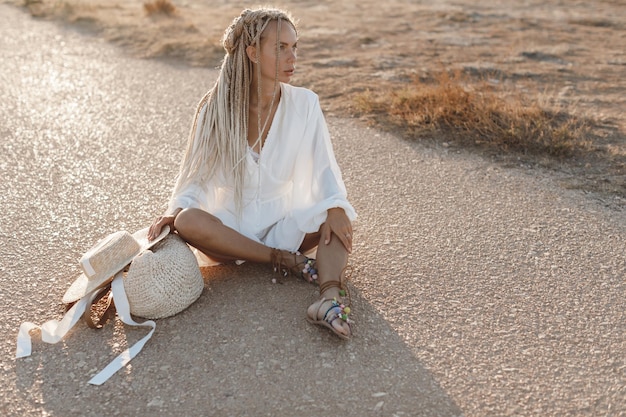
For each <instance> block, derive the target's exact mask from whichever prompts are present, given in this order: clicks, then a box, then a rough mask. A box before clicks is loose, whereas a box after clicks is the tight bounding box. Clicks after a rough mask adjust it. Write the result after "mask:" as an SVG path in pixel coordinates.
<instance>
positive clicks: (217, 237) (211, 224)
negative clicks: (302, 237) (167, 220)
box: [174, 209, 272, 263]
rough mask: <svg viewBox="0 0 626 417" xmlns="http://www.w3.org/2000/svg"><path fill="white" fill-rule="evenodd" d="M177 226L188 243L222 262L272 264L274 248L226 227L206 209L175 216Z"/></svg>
mask: <svg viewBox="0 0 626 417" xmlns="http://www.w3.org/2000/svg"><path fill="white" fill-rule="evenodd" d="M174 227H175V228H176V231H177V232H178V234H179V235H180V236H181V237H182V238H183V239H184V240H185V241H186V242H187V243H189V244H190V245H191V246H193V247H194V248H197V249H198V250H199V251H201V252H202V253H204V254H205V255H207V256H209V257H210V258H213V259H216V260H222V261H235V260H245V261H250V262H263V263H269V262H271V256H272V248H270V247H267V246H265V245H263V244H261V243H259V242H256V241H254V240H252V239H249V238H247V237H246V236H244V235H242V234H241V233H239V232H237V231H236V230H233V229H231V228H230V227H228V226H225V225H224V224H223V223H222V222H221V220H220V219H218V218H217V217H215V216H213V215H212V214H210V213H207V212H206V211H204V210H200V209H185V210H183V211H181V212H180V213H179V214H178V216H176V220H175V221H174Z"/></svg>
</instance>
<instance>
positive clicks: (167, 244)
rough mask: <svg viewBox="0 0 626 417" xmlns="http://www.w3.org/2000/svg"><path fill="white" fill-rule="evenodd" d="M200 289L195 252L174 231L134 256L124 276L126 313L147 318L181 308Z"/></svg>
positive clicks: (167, 315)
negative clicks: (127, 304) (151, 247)
mask: <svg viewBox="0 0 626 417" xmlns="http://www.w3.org/2000/svg"><path fill="white" fill-rule="evenodd" d="M203 289H204V279H203V278H202V273H201V272H200V267H199V266H198V261H197V260H196V257H195V255H194V254H193V252H191V249H189V246H187V244H186V243H185V242H184V241H183V240H182V239H181V238H180V237H179V236H178V235H175V234H171V235H169V236H167V238H166V239H164V240H163V242H161V243H160V244H159V245H158V246H155V247H154V248H153V249H152V250H147V251H145V252H143V253H142V254H141V255H139V256H137V257H136V258H135V259H134V260H133V262H132V263H131V264H130V268H129V269H128V273H127V274H126V276H125V277H124V290H125V292H126V297H128V303H129V305H130V312H131V313H132V314H134V315H136V316H139V317H144V318H147V319H159V318H163V317H169V316H173V315H174V314H177V313H179V312H181V311H183V310H184V309H186V308H187V307H189V306H190V305H191V304H192V303H193V302H194V301H196V300H197V299H198V297H200V294H201V293H202V290H203Z"/></svg>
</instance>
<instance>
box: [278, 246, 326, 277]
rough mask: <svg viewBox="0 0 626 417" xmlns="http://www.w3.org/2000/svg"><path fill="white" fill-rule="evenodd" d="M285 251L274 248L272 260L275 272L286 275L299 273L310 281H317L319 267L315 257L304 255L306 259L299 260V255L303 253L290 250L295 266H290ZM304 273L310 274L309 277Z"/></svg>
mask: <svg viewBox="0 0 626 417" xmlns="http://www.w3.org/2000/svg"><path fill="white" fill-rule="evenodd" d="M284 252H285V251H282V250H280V249H275V248H272V252H271V262H272V268H273V269H274V272H278V273H281V274H282V275H283V276H285V277H286V276H287V275H289V274H292V275H297V276H299V277H300V278H302V279H304V280H306V281H308V282H316V280H317V269H316V268H315V259H312V258H309V257H307V256H305V255H302V256H304V261H301V262H298V255H301V253H300V252H288V253H289V254H290V255H291V256H293V266H292V267H289V266H288V264H287V262H285V257H286V255H285V254H284ZM304 274H308V278H307V277H306V276H305V275H304Z"/></svg>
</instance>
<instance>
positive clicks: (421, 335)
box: [0, 5, 626, 417]
mask: <svg viewBox="0 0 626 417" xmlns="http://www.w3.org/2000/svg"><path fill="white" fill-rule="evenodd" d="M0 58H1V60H0V61H1V65H0V97H1V99H0V141H1V144H0V146H1V151H0V172H1V173H2V181H1V182H0V213H2V221H0V251H1V253H0V255H1V256H0V272H1V275H0V284H1V287H2V289H1V290H0V306H1V307H0V308H1V310H0V311H1V320H0V336H1V340H2V343H1V345H0V346H1V350H0V354H1V355H2V359H1V362H0V363H1V370H0V372H1V380H2V384H0V400H1V401H0V404H1V405H0V414H2V415H6V416H31V415H32V416H42V415H46V416H47V415H50V416H83V415H87V416H105V415H123V416H142V415H148V414H150V415H163V416H174V415H175V416H180V415H184V416H192V415H193V416H195V415H203V416H322V415H336V416H341V417H348V416H460V415H465V416H504V415H515V416H566V415H567V416H626V336H625V334H626V309H625V305H626V302H625V295H626V292H625V284H626V283H625V275H626V261H625V251H624V249H625V242H626V214H625V213H624V212H623V211H616V210H611V209H609V208H606V207H605V206H604V205H602V204H600V203H599V202H598V201H597V200H593V199H590V198H589V196H587V195H585V194H583V193H581V192H579V191H575V190H565V189H563V188H561V187H560V186H559V182H558V178H556V177H554V176H553V175H551V174H548V173H545V172H541V171H538V170H533V169H528V168H524V167H511V168H503V167H501V166H499V165H497V164H494V163H492V162H490V161H488V160H486V159H483V158H481V157H480V156H476V155H474V156H472V155H468V154H466V153H465V152H463V151H456V150H453V149H449V148H443V147H442V148H440V147H437V146H428V147H427V146H424V145H420V144H411V143H407V142H405V141H402V140H400V139H398V138H396V137H394V136H392V135H389V134H385V133H382V132H378V131H376V130H373V129H368V128H367V127H364V126H362V125H361V124H359V123H358V121H356V120H347V119H338V118H334V117H329V119H328V122H329V125H330V129H331V132H332V134H333V137H334V144H335V149H336V153H337V158H338V160H339V163H340V165H341V166H342V168H343V172H344V177H345V180H346V185H347V187H348V191H349V194H350V196H351V200H352V201H353V203H354V205H355V207H356V208H357V211H358V212H359V215H360V217H359V219H358V222H357V224H356V236H355V242H356V247H355V253H354V255H353V256H352V259H351V263H352V264H353V266H354V268H355V273H354V275H353V277H352V293H353V304H354V316H355V319H356V321H357V334H356V335H355V337H354V338H353V339H352V340H351V341H349V342H343V341H340V340H339V339H337V338H335V337H333V336H332V335H330V334H329V333H328V332H327V331H325V330H324V329H320V328H317V327H313V326H311V325H309V324H308V323H307V322H306V321H305V309H306V307H307V306H308V304H309V303H311V302H312V301H313V300H314V299H315V296H316V293H315V289H314V288H313V287H312V286H309V285H308V284H305V283H303V282H298V281H292V280H287V281H285V282H284V283H282V284H272V282H271V279H272V277H273V275H272V273H271V271H270V268H269V267H267V266H258V265H251V264H246V265H243V266H241V267H234V266H232V267H231V266H228V267H218V268H213V269H209V270H205V271H204V275H205V279H206V287H205V291H204V293H203V295H202V296H201V298H200V299H199V300H198V301H197V302H196V303H195V304H194V305H192V306H191V307H190V308H189V309H187V310H186V311H184V312H183V313H181V314H179V315H177V316H175V317H172V318H168V319H163V320H158V321H157V328H156V333H155V335H154V337H153V338H152V339H151V340H150V341H149V342H148V344H147V345H146V347H145V348H144V350H143V351H142V352H141V353H140V354H139V356H138V357H137V358H135V359H134V360H133V361H132V362H131V363H130V365H129V366H127V367H126V368H125V369H123V370H122V371H120V372H119V373H118V374H116V375H115V376H113V377H112V378H111V379H110V380H109V381H108V382H107V383H105V384H104V385H102V386H99V387H97V386H91V385H88V384H87V381H88V380H89V379H90V378H91V376H93V375H94V374H95V373H96V372H97V371H99V370H100V369H102V367H104V366H105V365H106V364H107V363H108V362H109V361H110V360H111V359H112V358H113V357H114V356H115V355H116V354H117V353H119V352H120V351H121V350H123V349H124V348H125V347H126V346H128V345H129V344H132V343H134V342H135V341H137V340H139V339H140V338H141V337H143V336H144V335H145V333H146V330H145V329H143V328H139V329H135V328H130V327H127V326H124V325H123V324H121V323H120V322H119V321H116V322H115V323H113V324H108V325H107V326H106V327H105V328H104V329H103V330H101V331H95V330H91V329H89V328H87V327H86V326H85V325H82V324H79V325H78V326H77V327H76V328H75V329H74V330H73V331H72V332H71V334H70V335H69V336H68V337H67V338H66V340H65V341H64V342H62V343H59V344H57V345H47V344H43V343H41V342H40V340H39V336H38V335H37V334H36V333H35V342H34V345H33V354H32V356H30V357H29V358H24V359H19V360H16V359H15V358H14V355H15V338H16V335H17V329H18V327H19V325H20V323H21V322H22V321H25V320H29V321H34V322H38V323H42V322H44V321H46V320H48V319H51V318H57V319H58V318H60V317H61V315H62V312H63V306H62V305H61V297H62V295H63V293H64V292H65V290H66V289H67V287H68V286H69V283H70V282H71V281H72V280H73V279H74V278H75V277H76V276H77V275H78V274H79V266H78V259H79V258H80V256H81V254H82V253H83V252H85V251H86V250H87V249H88V248H89V247H90V246H91V245H92V244H94V243H95V242H96V241H97V240H99V239H100V238H102V237H103V236H105V235H107V234H109V233H110V232H112V231H116V230H123V229H125V230H128V231H131V232H133V231H136V230H138V229H140V228H143V227H145V226H147V225H148V224H149V223H150V221H151V219H152V218H153V217H154V216H156V215H158V214H160V212H161V211H162V210H163V208H164V205H165V202H166V200H167V197H168V195H169V192H170V189H171V186H172V183H173V179H174V175H175V173H176V171H177V167H178V162H179V159H180V157H181V154H182V152H183V146H184V142H185V140H186V135H187V131H188V127H189V123H190V122H191V116H192V113H193V111H194V108H195V104H196V102H197V101H198V100H199V99H200V97H201V96H202V95H203V94H204V92H205V91H206V90H207V89H208V88H209V87H210V85H211V84H212V82H213V81H214V79H215V76H216V73H215V71H213V70H207V69H190V68H186V67H183V66H176V65H171V64H167V63H162V62H154V61H142V60H136V59H133V58H130V57H128V56H126V55H124V53H123V52H122V51H120V50H118V49H115V48H114V47H112V46H110V45H108V44H106V43H104V42H103V41H101V40H99V39H97V38H94V37H91V36H87V35H85V34H81V33H79V32H76V31H73V30H69V29H64V28H61V27H59V26H57V25H55V24H53V23H49V22H44V21H36V20H33V19H31V18H30V17H29V16H27V15H26V14H24V13H23V12H22V11H21V10H18V9H15V8H12V7H9V6H6V5H0Z"/></svg>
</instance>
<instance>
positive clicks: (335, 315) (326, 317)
mask: <svg viewBox="0 0 626 417" xmlns="http://www.w3.org/2000/svg"><path fill="white" fill-rule="evenodd" d="M346 268H348V267H346ZM346 268H344V270H343V271H342V272H341V280H340V281H326V282H324V283H323V284H321V285H320V294H323V293H324V292H326V290H328V289H329V288H339V296H340V297H341V298H342V299H341V301H340V300H337V298H334V299H332V300H330V299H327V298H325V297H322V298H320V299H319V300H318V301H316V302H315V303H313V304H311V305H310V306H309V308H308V309H307V321H308V322H309V323H311V324H316V325H319V326H323V327H326V328H328V329H330V330H331V331H332V332H333V333H334V334H336V335H337V336H338V337H339V338H341V339H344V340H348V339H350V336H351V335H352V324H353V323H354V322H353V321H352V320H351V319H350V318H349V317H348V315H349V314H350V304H351V303H352V300H351V297H350V292H349V291H348V287H347V286H346V285H345V283H344V276H345V275H344V272H345V271H346ZM346 295H347V296H348V303H345V297H346ZM327 301H330V306H328V304H326V307H324V305H325V303H326V302H327ZM312 308H313V309H312ZM324 308H326V312H324V314H323V315H321V314H320V313H322V312H323V311H324ZM312 312H314V313H313V314H311V313H312ZM311 316H312V317H311ZM320 316H321V319H320V318H319V317H320ZM337 319H339V320H343V321H344V322H345V323H348V328H349V329H350V334H349V335H345V334H343V333H341V332H340V331H339V330H337V329H336V328H335V327H334V326H333V322H334V321H335V320H337Z"/></svg>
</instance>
